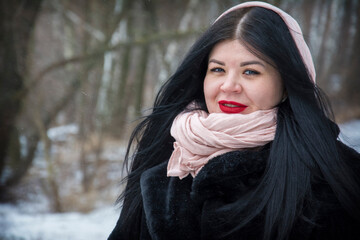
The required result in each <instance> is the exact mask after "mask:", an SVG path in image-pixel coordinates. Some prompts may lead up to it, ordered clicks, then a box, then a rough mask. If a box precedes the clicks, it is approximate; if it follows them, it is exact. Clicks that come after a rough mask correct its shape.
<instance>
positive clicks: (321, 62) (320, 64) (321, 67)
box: [316, 2, 332, 86]
mask: <svg viewBox="0 0 360 240" xmlns="http://www.w3.org/2000/svg"><path fill="white" fill-rule="evenodd" d="M324 5H325V6H324ZM322 7H324V8H325V7H326V8H327V9H326V10H327V11H326V21H325V26H324V32H323V34H322V36H321V38H322V41H321V45H320V50H319V55H318V58H317V61H316V66H317V75H318V76H319V78H318V80H317V83H318V84H319V85H322V86H328V84H326V80H327V79H325V78H324V75H325V71H326V69H327V66H326V65H325V58H326V57H328V56H329V53H328V51H326V43H327V41H325V40H326V39H329V35H330V34H331V33H330V26H331V23H332V16H331V11H332V5H331V4H330V3H329V2H327V4H322Z"/></svg>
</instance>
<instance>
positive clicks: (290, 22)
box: [215, 1, 316, 83]
mask: <svg viewBox="0 0 360 240" xmlns="http://www.w3.org/2000/svg"><path fill="white" fill-rule="evenodd" d="M247 7H263V8H267V9H270V10H272V11H274V12H275V13H277V14H278V15H279V16H280V17H281V18H282V19H283V20H284V22H285V24H286V25H287V26H288V28H289V31H290V33H291V36H292V37H293V39H294V41H295V43H296V46H297V48H298V50H299V52H300V54H301V57H302V59H303V61H304V63H305V66H306V68H307V69H308V71H309V74H310V77H311V79H312V80H313V82H314V83H315V81H316V80H315V79H316V72H315V66H314V62H313V59H312V57H311V53H310V49H309V47H308V46H307V44H306V42H305V40H304V36H303V34H302V31H301V28H300V26H299V24H298V23H297V21H296V20H295V19H294V18H293V17H291V16H290V15H289V14H287V13H286V12H284V11H283V10H281V9H280V8H277V7H275V6H273V5H271V4H269V3H265V2H259V1H253V2H245V3H241V4H238V5H236V6H234V7H232V8H230V9H228V10H227V11H225V12H224V13H223V14H221V15H220V16H219V17H218V18H217V19H216V20H215V22H216V21H217V20H219V19H220V18H222V17H223V16H224V15H226V14H228V13H229V12H232V11H235V10H237V9H240V8H247Z"/></svg>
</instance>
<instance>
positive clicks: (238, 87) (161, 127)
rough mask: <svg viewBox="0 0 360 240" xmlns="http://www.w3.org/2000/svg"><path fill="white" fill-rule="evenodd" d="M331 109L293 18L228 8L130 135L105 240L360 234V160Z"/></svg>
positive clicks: (247, 6)
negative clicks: (117, 205) (118, 206)
mask: <svg viewBox="0 0 360 240" xmlns="http://www.w3.org/2000/svg"><path fill="white" fill-rule="evenodd" d="M329 113H331V111H330V108H329V107H328V105H327V102H326V101H325V100H324V98H323V97H322V94H321V92H320V90H319V88H318V87H317V86H316V84H315V68H314V66H313V62H312V60H311V55H310V52H309V49H308V47H307V45H306V43H305V42H304V39H303V36H302V33H301V30H300V27H299V26H298V24H297V23H296V21H295V20H294V19H293V18H292V17H291V16H289V15H288V14H286V13H285V12H283V11H282V10H280V9H278V8H276V7H274V6H272V5H270V4H267V3H263V2H248V3H243V4H239V5H237V6H235V7H233V8H231V9H229V10H228V11H226V12H225V13H224V14H223V15H221V16H220V17H219V18H218V19H217V20H216V21H215V23H214V24H213V25H212V26H211V27H210V28H209V29H208V30H207V31H206V32H205V33H204V34H203V35H202V36H201V37H200V38H199V39H198V40H197V42H196V43H195V44H194V46H193V47H192V49H191V50H190V52H189V53H188V55H187V56H186V58H185V59H184V61H183V62H182V63H181V65H180V66H179V68H178V69H177V71H176V72H175V74H174V75H173V76H172V77H171V78H170V79H169V80H168V81H167V82H166V84H165V85H164V86H163V87H162V89H161V90H160V92H159V94H158V96H157V98H156V101H155V104H154V108H153V112H152V113H151V114H150V115H149V116H148V117H146V118H145V119H144V121H143V122H141V123H140V124H139V125H138V126H137V128H136V129H135V130H134V132H133V135H132V137H131V139H130V143H129V147H128V153H127V155H126V163H128V162H129V161H130V158H129V149H130V147H131V146H132V145H133V144H134V141H135V140H138V142H136V143H135V144H136V152H135V155H134V158H133V161H132V165H131V172H130V173H129V175H128V177H127V187H126V190H125V191H124V193H123V194H122V195H121V197H120V200H123V209H122V213H121V215H120V218H119V220H118V223H117V225H116V227H115V229H114V230H113V232H112V234H111V235H110V237H109V239H110V240H114V239H357V238H358V237H359V235H358V234H359V229H360V221H359V216H360V215H359V213H360V208H359V203H360V190H359V185H360V184H359V178H358V176H357V171H358V170H359V164H360V155H359V154H358V153H357V152H356V151H355V150H353V149H350V148H348V147H347V146H345V145H344V144H342V143H341V142H339V141H337V137H338V133H339V130H338V127H337V125H336V124H335V123H334V122H333V121H331V120H330V116H329V115H330V114H329Z"/></svg>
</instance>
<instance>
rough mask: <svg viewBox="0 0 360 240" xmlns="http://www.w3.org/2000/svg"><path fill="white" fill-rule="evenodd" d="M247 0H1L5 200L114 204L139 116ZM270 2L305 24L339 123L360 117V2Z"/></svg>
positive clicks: (0, 192) (0, 156)
mask: <svg viewBox="0 0 360 240" xmlns="http://www.w3.org/2000/svg"><path fill="white" fill-rule="evenodd" d="M240 2H242V1H234V0H172V1H169V0H47V1H46V0H11V1H1V3H0V56H1V57H0V78H1V80H0V81H1V84H0V91H1V92H0V201H2V202H9V201H10V202H14V201H16V200H19V199H22V200H24V199H28V198H29V196H36V195H39V194H42V195H44V196H46V199H48V204H49V209H50V210H51V211H54V212H64V211H82V212H86V211H90V210H91V209H93V208H96V207H97V206H99V205H101V204H109V203H110V204H112V203H113V202H114V201H115V200H116V197H117V195H118V194H119V192H120V186H119V184H118V183H119V180H120V179H121V177H122V166H121V164H122V159H123V157H124V147H125V145H126V141H127V140H128V137H129V133H131V130H132V128H133V127H134V124H136V122H137V121H136V119H138V118H139V117H141V116H143V115H144V114H146V113H147V112H148V111H150V110H149V108H150V107H151V105H152V103H153V100H154V97H155V94H156V92H157V91H158V89H159V87H160V86H161V84H162V83H163V82H164V81H165V80H166V79H167V78H168V77H169V76H170V75H171V74H172V73H173V72H174V71H175V69H176V67H177V66H178V64H179V61H181V60H182V58H183V57H184V55H185V54H186V52H187V50H188V49H189V48H190V46H191V45H192V44H193V42H194V40H195V39H196V38H197V37H198V36H199V35H200V34H201V33H202V32H203V31H204V30H205V29H206V28H207V27H208V26H209V25H210V24H211V23H212V22H213V21H214V20H215V19H216V17H217V16H218V15H219V14H220V13H221V12H222V11H224V10H225V9H227V8H229V7H230V6H233V5H235V4H238V3H240ZM268 2H269V3H272V4H274V5H276V6H279V7H281V8H282V9H284V10H285V11H288V12H289V13H290V14H291V15H292V16H294V17H295V18H296V19H297V20H298V22H299V24H300V25H301V26H302V29H303V32H304V35H305V37H306V40H307V42H308V44H309V46H310V49H311V51H312V54H313V58H314V61H315V65H316V69H317V83H318V85H319V86H320V87H321V88H322V89H323V90H324V91H325V92H326V93H327V94H328V96H329V97H330V100H331V102H332V104H333V107H334V110H335V116H336V120H337V121H338V122H345V121H348V120H351V119H360V105H359V103H360V94H359V92H360V3H359V0H333V1H331V0H273V1H268ZM30 198H31V197H30Z"/></svg>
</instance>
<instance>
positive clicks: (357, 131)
mask: <svg viewBox="0 0 360 240" xmlns="http://www.w3.org/2000/svg"><path fill="white" fill-rule="evenodd" d="M340 129H341V133H340V140H341V141H343V142H344V143H346V144H347V145H349V146H350V147H352V148H354V149H355V150H356V151H358V152H360V120H352V121H350V122H347V123H344V124H340Z"/></svg>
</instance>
